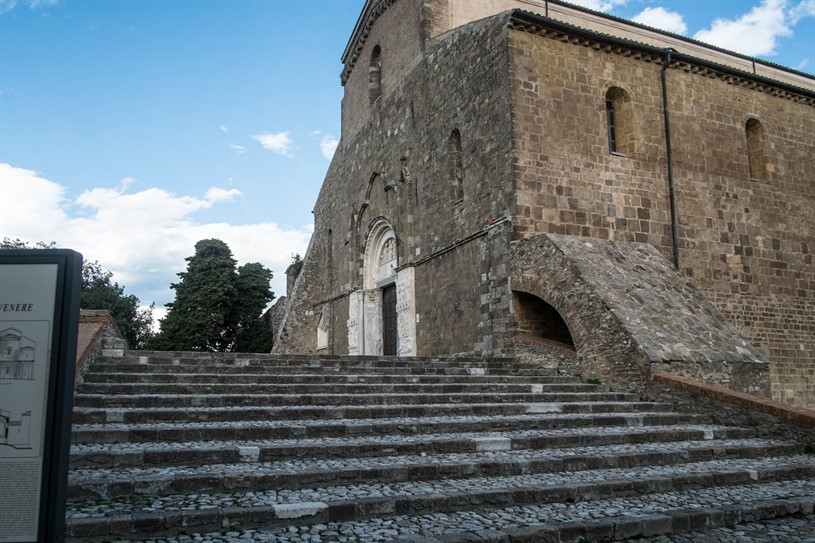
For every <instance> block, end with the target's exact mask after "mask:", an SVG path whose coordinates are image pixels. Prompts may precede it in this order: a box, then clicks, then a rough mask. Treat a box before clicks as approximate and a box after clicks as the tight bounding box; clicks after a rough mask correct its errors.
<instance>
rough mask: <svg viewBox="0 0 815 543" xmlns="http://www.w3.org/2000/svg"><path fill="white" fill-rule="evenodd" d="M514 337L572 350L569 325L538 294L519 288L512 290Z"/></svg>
mask: <svg viewBox="0 0 815 543" xmlns="http://www.w3.org/2000/svg"><path fill="white" fill-rule="evenodd" d="M512 307H513V309H514V313H515V322H516V332H515V333H516V337H518V338H522V339H524V340H531V341H533V342H543V343H549V344H553V345H554V346H557V347H561V348H566V349H569V350H572V351H573V350H574V349H575V346H574V340H573V339H572V333H571V331H570V330H569V325H568V324H567V323H566V321H565V320H564V318H563V317H562V316H561V314H560V313H559V312H558V310H557V309H555V308H554V307H553V306H552V305H551V304H549V303H547V302H546V301H545V300H543V299H542V298H541V297H540V296H537V295H535V294H532V293H529V292H524V291H521V290H513V291H512Z"/></svg>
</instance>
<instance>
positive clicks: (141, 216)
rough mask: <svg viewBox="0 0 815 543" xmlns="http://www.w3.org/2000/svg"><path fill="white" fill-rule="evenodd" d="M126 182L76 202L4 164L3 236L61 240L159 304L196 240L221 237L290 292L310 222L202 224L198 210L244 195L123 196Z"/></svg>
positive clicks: (0, 195)
mask: <svg viewBox="0 0 815 543" xmlns="http://www.w3.org/2000/svg"><path fill="white" fill-rule="evenodd" d="M128 179H130V178H125V180H123V182H121V183H120V184H119V186H118V187H115V188H102V187H97V188H93V189H91V190H87V191H85V192H83V193H82V194H80V195H79V196H78V197H77V198H76V199H75V200H73V201H71V200H69V199H67V198H66V196H65V192H66V191H65V188H64V187H62V186H60V185H59V184H58V183H55V182H53V181H50V180H48V179H46V178H45V177H43V176H42V175H41V174H38V173H37V172H33V171H30V170H26V169H23V168H17V167H14V166H11V165H9V164H2V163H0V237H10V238H20V239H22V240H25V241H29V242H32V243H33V242H36V241H46V242H50V241H56V242H57V244H58V245H59V246H60V247H68V248H71V249H75V250H77V251H79V252H81V253H82V254H83V255H84V256H85V258H86V259H88V260H98V261H99V262H100V263H101V264H102V266H103V267H105V268H106V269H109V270H111V271H112V272H113V274H114V280H115V281H117V282H119V284H120V285H123V286H125V287H126V289H127V292H128V293H132V294H135V295H136V296H138V298H139V299H140V300H141V301H142V303H144V304H150V303H151V302H153V301H155V302H156V306H157V307H160V306H162V305H163V304H165V303H167V302H168V301H171V300H172V299H173V297H174V293H173V291H172V290H171V289H170V284H171V283H173V282H175V281H178V277H177V276H176V274H177V273H178V272H181V271H184V270H185V269H186V262H185V261H184V259H185V258H186V257H188V256H190V255H192V254H193V252H194V247H195V243H196V242H197V241H199V240H201V239H206V238H218V239H221V240H223V241H224V242H226V243H227V244H228V245H229V247H230V248H231V249H232V252H233V254H234V256H235V258H236V259H237V260H238V262H239V263H240V264H243V263H246V262H260V263H262V264H263V265H264V266H266V267H267V268H269V269H271V270H272V271H273V272H274V274H275V278H274V279H273V281H272V289H273V290H274V291H275V293H276V294H277V295H278V296H282V295H284V294H285V284H286V277H285V273H284V272H285V269H286V267H287V266H288V265H289V264H290V263H291V255H292V254H294V253H299V254H301V255H302V254H305V250H306V247H307V246H308V240H309V237H310V236H311V232H312V231H313V226H312V225H307V226H304V227H301V228H288V229H287V228H282V227H280V226H279V225H277V224H275V223H272V222H265V223H258V224H245V225H232V224H226V223H205V222H200V221H196V220H195V213H196V212H198V211H201V210H204V209H208V208H211V207H213V206H216V205H223V204H225V203H227V202H230V201H233V200H235V199H237V198H239V197H240V196H241V193H240V191H238V190H237V189H228V188H220V187H213V188H210V189H208V190H207V191H206V192H205V193H204V195H203V196H191V195H176V194H173V193H170V192H168V191H166V190H163V189H159V188H154V187H151V188H146V189H143V190H140V191H138V192H133V193H124V192H123V191H122V186H125V185H129V183H128V182H127V180H128ZM80 212H84V215H82V216H80V215H79V213H80Z"/></svg>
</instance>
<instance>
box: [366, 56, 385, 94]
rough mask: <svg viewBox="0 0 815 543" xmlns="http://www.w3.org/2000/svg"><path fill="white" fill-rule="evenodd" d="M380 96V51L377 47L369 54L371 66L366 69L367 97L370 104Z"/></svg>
mask: <svg viewBox="0 0 815 543" xmlns="http://www.w3.org/2000/svg"><path fill="white" fill-rule="evenodd" d="M381 95H382V49H380V47H379V46H378V45H377V46H376V47H374V50H373V51H372V52H371V65H370V67H369V68H368V96H369V97H370V99H371V104H373V103H374V102H376V101H377V100H378V99H379V97H380V96H381Z"/></svg>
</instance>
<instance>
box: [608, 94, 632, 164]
mask: <svg viewBox="0 0 815 543" xmlns="http://www.w3.org/2000/svg"><path fill="white" fill-rule="evenodd" d="M606 131H607V135H608V150H609V152H610V153H611V154H613V155H618V156H628V155H633V154H634V153H635V148H636V140H637V130H636V123H635V121H634V106H633V104H632V102H631V96H630V95H629V94H628V93H627V92H626V91H625V90H623V89H621V88H620V87H611V88H610V89H608V92H606Z"/></svg>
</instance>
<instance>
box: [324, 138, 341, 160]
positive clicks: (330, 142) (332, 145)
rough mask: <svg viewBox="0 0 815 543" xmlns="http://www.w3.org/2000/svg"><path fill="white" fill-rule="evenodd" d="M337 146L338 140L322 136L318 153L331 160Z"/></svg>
mask: <svg viewBox="0 0 815 543" xmlns="http://www.w3.org/2000/svg"><path fill="white" fill-rule="evenodd" d="M339 144H340V140H338V139H337V138H335V137H334V136H323V137H322V138H320V152H322V153H323V156H324V157H325V158H327V159H328V160H331V159H332V158H333V157H334V152H335V151H336V150H337V145H339Z"/></svg>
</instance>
